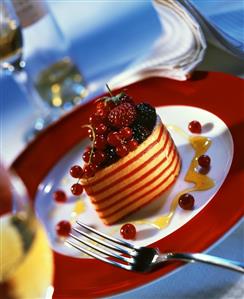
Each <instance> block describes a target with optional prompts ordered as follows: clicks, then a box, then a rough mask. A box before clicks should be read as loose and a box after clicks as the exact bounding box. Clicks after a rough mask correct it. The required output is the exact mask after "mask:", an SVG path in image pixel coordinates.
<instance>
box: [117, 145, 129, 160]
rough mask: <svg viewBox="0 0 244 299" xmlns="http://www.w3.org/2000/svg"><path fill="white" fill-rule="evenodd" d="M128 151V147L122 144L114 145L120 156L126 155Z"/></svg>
mask: <svg viewBox="0 0 244 299" xmlns="http://www.w3.org/2000/svg"><path fill="white" fill-rule="evenodd" d="M128 152H129V150H128V148H127V147H126V146H125V145H123V144H121V145H119V146H118V147H116V153H117V155H118V156H119V157H121V158H122V157H124V156H126V155H127V154H128Z"/></svg>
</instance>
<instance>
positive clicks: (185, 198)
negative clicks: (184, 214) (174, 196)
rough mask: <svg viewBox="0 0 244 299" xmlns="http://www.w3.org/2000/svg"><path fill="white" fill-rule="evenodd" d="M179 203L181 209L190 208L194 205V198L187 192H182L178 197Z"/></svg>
mask: <svg viewBox="0 0 244 299" xmlns="http://www.w3.org/2000/svg"><path fill="white" fill-rule="evenodd" d="M178 202H179V205H180V207H181V208H182V209H184V210H192V209H193V207H194V202H195V199H194V197H193V196H192V195H191V194H189V193H185V194H182V195H181V196H180V198H179V201H178Z"/></svg>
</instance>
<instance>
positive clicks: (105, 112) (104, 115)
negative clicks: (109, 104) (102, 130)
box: [95, 108, 109, 122]
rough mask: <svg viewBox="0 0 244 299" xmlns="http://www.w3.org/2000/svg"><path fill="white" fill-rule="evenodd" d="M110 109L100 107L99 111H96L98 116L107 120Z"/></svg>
mask: <svg viewBox="0 0 244 299" xmlns="http://www.w3.org/2000/svg"><path fill="white" fill-rule="evenodd" d="M108 112H109V111H108V110H107V109H106V108H104V109H98V110H97V111H96V114H95V115H96V116H97V117H99V118H100V119H101V120H102V121H103V120H105V119H106V118H107V115H108ZM102 121H100V122H102Z"/></svg>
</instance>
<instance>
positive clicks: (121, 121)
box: [108, 102, 136, 129]
mask: <svg viewBox="0 0 244 299" xmlns="http://www.w3.org/2000/svg"><path fill="white" fill-rule="evenodd" d="M135 119H136V109H135V107H134V106H133V105H132V104H130V103H127V102H126V103H122V104H120V105H118V106H117V107H115V108H114V109H112V110H111V111H110V113H109V115H108V120H109V123H110V125H111V126H113V127H115V128H118V129H120V128H123V127H128V126H130V125H132V124H133V122H134V121H135Z"/></svg>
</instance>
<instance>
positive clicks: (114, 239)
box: [76, 220, 139, 250]
mask: <svg viewBox="0 0 244 299" xmlns="http://www.w3.org/2000/svg"><path fill="white" fill-rule="evenodd" d="M76 223H77V224H79V225H80V226H82V227H83V228H85V229H87V230H89V231H91V232H93V233H94V234H97V235H99V236H101V237H103V238H104V239H107V240H109V241H112V242H115V243H117V244H120V245H122V246H125V247H128V248H130V249H134V250H138V249H139V248H138V247H136V246H134V245H132V244H130V243H128V242H125V241H123V240H120V239H117V238H114V237H111V236H108V235H106V234H103V233H101V232H99V231H97V230H96V229H94V228H92V227H90V226H88V225H86V224H85V223H82V222H80V221H78V220H77V221H76Z"/></svg>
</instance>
